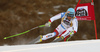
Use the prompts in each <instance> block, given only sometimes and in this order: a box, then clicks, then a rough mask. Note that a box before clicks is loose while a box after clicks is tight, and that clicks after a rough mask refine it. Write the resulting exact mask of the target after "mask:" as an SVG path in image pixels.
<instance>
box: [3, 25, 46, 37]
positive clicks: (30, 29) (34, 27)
mask: <svg viewBox="0 0 100 52" xmlns="http://www.w3.org/2000/svg"><path fill="white" fill-rule="evenodd" d="M44 26H45V25H40V26H37V27H34V28H32V29H30V30H27V31H25V32H22V33H19V34H15V35H12V36H8V37H4V39H8V38H12V37H15V36H19V35H22V34H25V33H28V32H30V31H31V30H34V29H36V28H39V27H44Z"/></svg>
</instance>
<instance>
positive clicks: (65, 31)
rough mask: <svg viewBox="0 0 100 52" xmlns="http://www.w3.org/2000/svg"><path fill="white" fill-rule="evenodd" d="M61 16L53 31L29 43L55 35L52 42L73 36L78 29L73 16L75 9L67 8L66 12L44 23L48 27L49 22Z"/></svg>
mask: <svg viewBox="0 0 100 52" xmlns="http://www.w3.org/2000/svg"><path fill="white" fill-rule="evenodd" d="M60 18H61V24H60V25H58V27H57V28H56V29H55V30H54V32H53V33H48V34H46V35H43V36H42V35H40V36H39V37H37V38H36V39H35V40H34V41H32V42H31V43H39V42H42V41H44V40H47V39H49V38H52V37H56V38H55V39H54V40H53V42H58V41H61V40H66V39H67V38H68V37H69V36H73V34H75V33H76V32H77V29H78V21H77V19H76V17H75V10H74V9H73V8H69V9H68V10H67V12H62V13H59V14H57V15H55V16H53V17H52V18H50V20H49V21H48V22H47V23H46V24H45V26H46V27H50V25H51V23H52V22H53V21H55V20H57V19H60Z"/></svg>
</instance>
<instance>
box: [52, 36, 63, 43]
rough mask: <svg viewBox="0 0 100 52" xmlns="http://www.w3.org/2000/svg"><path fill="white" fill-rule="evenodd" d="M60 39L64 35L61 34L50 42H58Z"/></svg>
mask: <svg viewBox="0 0 100 52" xmlns="http://www.w3.org/2000/svg"><path fill="white" fill-rule="evenodd" d="M61 40H64V37H63V36H61V37H59V36H58V37H57V38H56V39H54V40H53V41H52V42H59V41H61Z"/></svg>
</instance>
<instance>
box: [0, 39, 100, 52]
mask: <svg viewBox="0 0 100 52" xmlns="http://www.w3.org/2000/svg"><path fill="white" fill-rule="evenodd" d="M99 49H100V40H84V41H69V42H60V43H48V44H32V45H18V46H1V47H0V52H62V51H63V52H100V50H99Z"/></svg>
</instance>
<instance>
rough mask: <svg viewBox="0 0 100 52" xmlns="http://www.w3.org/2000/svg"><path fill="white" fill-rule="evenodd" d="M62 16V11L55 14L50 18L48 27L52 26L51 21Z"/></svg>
mask: <svg viewBox="0 0 100 52" xmlns="http://www.w3.org/2000/svg"><path fill="white" fill-rule="evenodd" d="M60 18H61V13H59V14H57V15H55V16H53V17H51V18H50V20H49V21H48V22H47V23H46V24H45V26H46V27H50V25H51V23H52V22H53V21H55V20H57V19H60Z"/></svg>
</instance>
